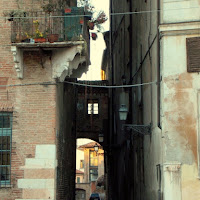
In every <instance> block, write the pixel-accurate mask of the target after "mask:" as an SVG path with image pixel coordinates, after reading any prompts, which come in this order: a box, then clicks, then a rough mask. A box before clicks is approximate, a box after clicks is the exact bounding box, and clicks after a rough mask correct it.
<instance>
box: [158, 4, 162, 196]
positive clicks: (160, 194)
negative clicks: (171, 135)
mask: <svg viewBox="0 0 200 200" xmlns="http://www.w3.org/2000/svg"><path fill="white" fill-rule="evenodd" d="M157 9H158V12H157V13H158V14H157V26H158V27H157V82H158V83H157V105H158V113H157V119H158V120H157V123H158V127H159V128H160V129H161V124H160V123H161V121H160V114H161V113H160V106H161V102H160V96H161V94H160V81H161V78H160V35H159V26H160V0H157ZM161 156H162V155H161ZM159 177H160V180H159V189H158V200H162V186H161V183H162V179H161V178H162V176H161V169H160V165H159Z"/></svg>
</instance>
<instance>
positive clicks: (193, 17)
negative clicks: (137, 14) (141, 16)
mask: <svg viewBox="0 0 200 200" xmlns="http://www.w3.org/2000/svg"><path fill="white" fill-rule="evenodd" d="M161 9H162V10H164V11H163V12H161V15H162V16H161V19H162V22H161V23H178V22H191V21H199V17H200V14H199V11H200V10H199V0H190V1H187V0H179V1H176V0H161Z"/></svg>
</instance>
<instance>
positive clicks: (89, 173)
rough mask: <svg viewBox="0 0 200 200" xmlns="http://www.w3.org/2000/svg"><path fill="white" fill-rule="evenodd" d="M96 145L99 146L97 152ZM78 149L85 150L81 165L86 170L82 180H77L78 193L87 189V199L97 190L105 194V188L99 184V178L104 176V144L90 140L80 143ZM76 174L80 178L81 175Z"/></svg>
mask: <svg viewBox="0 0 200 200" xmlns="http://www.w3.org/2000/svg"><path fill="white" fill-rule="evenodd" d="M95 145H97V146H98V151H97V152H96V151H95V149H94V147H95ZM78 150H80V151H83V152H84V159H83V165H82V164H81V165H82V166H80V167H81V168H82V171H84V172H82V173H83V174H84V177H83V179H82V182H78V181H76V193H77V194H78V193H79V192H80V190H81V191H85V199H89V198H90V195H91V193H96V192H98V193H100V194H101V195H104V196H105V190H104V188H100V187H99V184H98V180H99V178H100V177H102V176H104V151H103V149H102V146H101V145H100V144H99V143H96V142H90V143H87V144H84V145H80V146H79V147H78ZM77 171H80V170H77ZM76 176H77V178H78V176H79V175H78V174H77V175H76ZM101 182H102V181H101ZM76 196H77V195H76ZM79 196H80V195H79Z"/></svg>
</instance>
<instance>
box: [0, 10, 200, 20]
mask: <svg viewBox="0 0 200 200" xmlns="http://www.w3.org/2000/svg"><path fill="white" fill-rule="evenodd" d="M194 8H199V7H185V8H173V9H163V10H162V9H155V10H143V11H133V12H120V13H110V14H109V15H110V16H115V15H132V14H144V13H152V12H164V11H175V10H187V9H194ZM72 17H91V15H87V14H85V15H62V16H52V15H51V16H48V18H72ZM9 18H12V19H21V18H22V19H24V18H26V19H29V18H30V19H32V18H34V19H42V18H47V17H46V16H40V17H39V16H37V17H36V16H34V17H29V16H23V17H19V16H18V17H6V16H1V17H0V19H9Z"/></svg>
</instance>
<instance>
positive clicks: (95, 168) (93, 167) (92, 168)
mask: <svg viewBox="0 0 200 200" xmlns="http://www.w3.org/2000/svg"><path fill="white" fill-rule="evenodd" d="M91 153H96V152H95V151H94V150H90V151H89V180H90V181H96V180H97V179H95V180H92V178H91V175H92V174H96V175H97V178H98V174H99V173H98V165H99V164H98V163H99V158H98V155H96V157H97V165H96V166H95V165H91ZM90 170H96V171H97V173H91V171H90Z"/></svg>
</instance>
